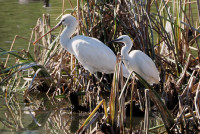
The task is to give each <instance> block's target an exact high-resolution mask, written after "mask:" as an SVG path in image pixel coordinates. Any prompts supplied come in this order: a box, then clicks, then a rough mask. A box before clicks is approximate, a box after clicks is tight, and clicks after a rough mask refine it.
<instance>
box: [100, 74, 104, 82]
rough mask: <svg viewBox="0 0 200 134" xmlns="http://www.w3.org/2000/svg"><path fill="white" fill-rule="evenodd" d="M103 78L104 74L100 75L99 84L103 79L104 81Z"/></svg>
mask: <svg viewBox="0 0 200 134" xmlns="http://www.w3.org/2000/svg"><path fill="white" fill-rule="evenodd" d="M104 76H105V74H104V73H102V76H101V79H100V81H99V83H101V82H102V81H103V79H104Z"/></svg>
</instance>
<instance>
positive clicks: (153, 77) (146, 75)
mask: <svg viewBox="0 0 200 134" xmlns="http://www.w3.org/2000/svg"><path fill="white" fill-rule="evenodd" d="M113 42H122V43H124V45H125V46H123V47H122V49H121V55H122V60H123V62H124V64H125V66H126V67H127V69H128V71H129V72H130V73H131V72H132V71H135V72H136V73H137V74H139V75H140V76H141V77H142V78H143V79H144V80H146V81H147V82H148V83H149V84H151V85H152V84H153V83H158V82H159V80H160V77H159V72H158V70H157V68H156V65H155V64H154V62H153V61H152V59H151V58H150V57H149V56H147V55H146V54H145V53H143V52H142V51H140V50H133V51H131V52H130V53H129V51H130V50H131V48H132V41H131V39H130V37H129V36H127V35H122V36H120V37H118V38H117V39H115V40H113Z"/></svg>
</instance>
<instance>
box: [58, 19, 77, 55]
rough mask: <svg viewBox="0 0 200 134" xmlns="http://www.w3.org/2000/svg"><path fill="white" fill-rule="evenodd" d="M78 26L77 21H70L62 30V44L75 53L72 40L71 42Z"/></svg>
mask: <svg viewBox="0 0 200 134" xmlns="http://www.w3.org/2000/svg"><path fill="white" fill-rule="evenodd" d="M76 26H77V23H76V22H75V23H70V24H69V25H67V26H66V27H65V28H64V30H63V31H62V33H61V35H60V44H61V45H62V47H64V48H65V49H67V50H68V51H69V52H70V53H73V52H72V46H71V42H70V37H71V36H72V35H73V33H74V32H75V30H76Z"/></svg>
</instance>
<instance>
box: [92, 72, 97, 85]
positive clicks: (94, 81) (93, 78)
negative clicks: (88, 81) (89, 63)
mask: <svg viewBox="0 0 200 134" xmlns="http://www.w3.org/2000/svg"><path fill="white" fill-rule="evenodd" d="M92 81H93V84H94V86H95V87H97V84H96V79H95V75H94V74H92Z"/></svg>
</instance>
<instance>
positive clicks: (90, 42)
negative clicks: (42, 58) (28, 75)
mask: <svg viewBox="0 0 200 134" xmlns="http://www.w3.org/2000/svg"><path fill="white" fill-rule="evenodd" d="M61 25H64V26H66V27H65V28H64V30H63V31H62V33H61V35H60V44H61V45H62V47H63V48H64V49H65V50H67V51H68V52H69V53H71V54H73V55H74V56H75V57H76V58H77V60H78V61H79V62H80V63H81V65H82V66H83V67H84V68H85V69H86V70H88V71H89V72H90V73H92V74H94V73H96V72H103V73H106V74H110V73H114V71H115V65H116V55H115V54H114V53H113V51H112V50H111V49H110V48H109V47H108V46H106V45H105V44H104V43H102V42H101V41H99V40H98V39H96V38H93V37H87V36H82V35H78V36H75V37H73V38H71V36H72V35H73V34H74V32H75V30H76V27H77V25H78V22H77V20H76V18H75V17H74V16H72V15H70V14H66V15H64V16H62V18H61V21H60V22H59V23H58V24H57V25H56V26H55V27H54V28H52V29H51V30H50V31H49V32H47V33H46V34H44V35H43V36H42V37H44V36H45V35H47V34H48V33H50V32H51V31H53V30H54V29H56V28H57V27H59V26H61ZM42 37H40V38H39V39H38V40H40V39H41V38H42ZM38 40H37V41H38ZM37 41H35V42H34V44H35V43H36V42H37ZM122 71H123V75H124V77H128V76H129V72H128V70H127V69H126V67H125V66H124V65H122Z"/></svg>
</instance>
